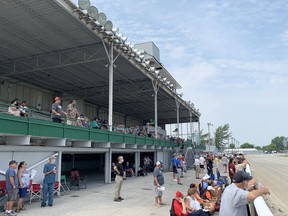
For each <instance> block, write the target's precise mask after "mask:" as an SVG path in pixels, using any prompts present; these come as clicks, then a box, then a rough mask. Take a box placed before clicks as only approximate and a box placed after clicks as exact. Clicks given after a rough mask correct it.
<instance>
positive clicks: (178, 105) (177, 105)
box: [175, 98, 180, 137]
mask: <svg viewBox="0 0 288 216" xmlns="http://www.w3.org/2000/svg"><path fill="white" fill-rule="evenodd" d="M175 102H176V110H177V137H179V130H180V128H179V107H180V103H179V101H178V99H177V98H175Z"/></svg>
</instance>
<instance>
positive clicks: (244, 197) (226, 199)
mask: <svg viewBox="0 0 288 216" xmlns="http://www.w3.org/2000/svg"><path fill="white" fill-rule="evenodd" d="M248 182H249V183H248ZM256 185H257V182H256V180H255V179H252V176H250V175H249V174H248V173H245V172H244V171H239V172H237V173H235V175H234V177H233V183H232V184H231V185H229V186H228V187H226V188H225V190H224V192H223V194H222V197H221V206H220V214H219V215H220V216H227V215H233V216H248V212H247V208H246V205H247V204H248V202H250V201H254V200H255V199H256V198H257V197H259V196H262V195H263V194H264V195H266V194H270V192H269V190H268V189H267V188H266V187H261V188H257V187H256Z"/></svg>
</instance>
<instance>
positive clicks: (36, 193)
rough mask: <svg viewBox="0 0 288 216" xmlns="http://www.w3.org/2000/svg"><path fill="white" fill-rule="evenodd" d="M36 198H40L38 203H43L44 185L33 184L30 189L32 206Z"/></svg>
mask: <svg viewBox="0 0 288 216" xmlns="http://www.w3.org/2000/svg"><path fill="white" fill-rule="evenodd" d="M34 198H38V201H41V198H42V185H41V184H33V183H32V185H31V187H30V204H31V202H32V200H33V199H34Z"/></svg>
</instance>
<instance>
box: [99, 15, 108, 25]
mask: <svg viewBox="0 0 288 216" xmlns="http://www.w3.org/2000/svg"><path fill="white" fill-rule="evenodd" d="M97 21H98V22H99V23H100V25H102V26H104V25H105V23H106V21H107V16H106V14H105V13H103V12H101V13H99V14H98V16H97Z"/></svg>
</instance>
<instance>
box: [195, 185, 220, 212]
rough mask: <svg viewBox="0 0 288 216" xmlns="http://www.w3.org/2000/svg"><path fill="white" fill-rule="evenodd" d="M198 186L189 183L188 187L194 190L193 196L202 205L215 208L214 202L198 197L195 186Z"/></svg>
mask: <svg viewBox="0 0 288 216" xmlns="http://www.w3.org/2000/svg"><path fill="white" fill-rule="evenodd" d="M198 187H199V185H197V184H195V183H192V184H190V188H192V189H193V190H194V194H193V195H194V197H195V199H196V200H197V201H198V202H199V203H200V204H201V205H202V206H206V205H207V206H209V208H211V209H215V202H210V201H209V200H204V199H202V198H201V197H200V195H199V193H198V191H197V188H198Z"/></svg>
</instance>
